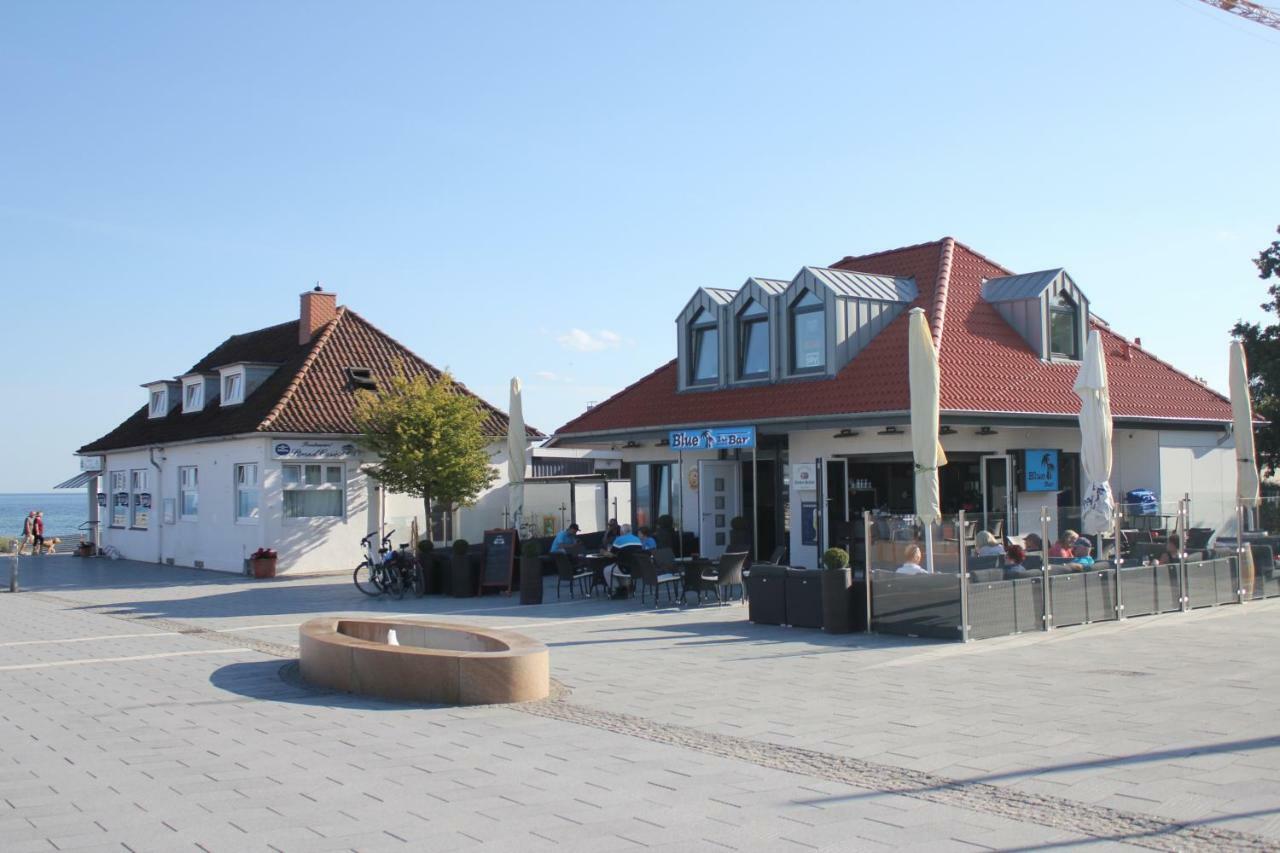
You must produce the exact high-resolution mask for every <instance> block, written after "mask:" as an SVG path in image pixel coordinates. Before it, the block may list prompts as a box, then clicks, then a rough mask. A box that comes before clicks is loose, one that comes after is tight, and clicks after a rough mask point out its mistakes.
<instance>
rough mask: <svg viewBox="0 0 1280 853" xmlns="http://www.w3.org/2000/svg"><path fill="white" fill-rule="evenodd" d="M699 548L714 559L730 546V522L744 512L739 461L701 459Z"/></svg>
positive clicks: (699, 466)
mask: <svg viewBox="0 0 1280 853" xmlns="http://www.w3.org/2000/svg"><path fill="white" fill-rule="evenodd" d="M698 509H699V511H700V512H701V513H702V523H701V524H700V525H699V528H698V539H699V543H698V550H699V551H700V552H701V554H702V556H704V557H706V558H708V559H711V560H714V559H717V558H718V557H719V556H720V555H721V554H723V553H724V551H725V549H726V548H727V547H729V532H730V529H729V523H730V522H731V521H732V520H733V518H734V516H736V515H741V514H742V490H741V489H740V488H739V481H738V463H737V462H708V461H699V462H698Z"/></svg>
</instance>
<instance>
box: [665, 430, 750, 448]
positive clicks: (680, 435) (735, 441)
mask: <svg viewBox="0 0 1280 853" xmlns="http://www.w3.org/2000/svg"><path fill="white" fill-rule="evenodd" d="M670 442H671V449H672V450H738V449H740V448H751V447H755V446H756V428H755V427H753V426H749V427H706V428H704V429H675V430H672V431H671V436H670Z"/></svg>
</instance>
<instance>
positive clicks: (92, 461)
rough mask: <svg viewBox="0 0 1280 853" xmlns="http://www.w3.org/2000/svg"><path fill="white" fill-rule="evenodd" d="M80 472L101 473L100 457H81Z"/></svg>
mask: <svg viewBox="0 0 1280 853" xmlns="http://www.w3.org/2000/svg"><path fill="white" fill-rule="evenodd" d="M80 470H81V471H101V470H102V457H101V456H81V457H80Z"/></svg>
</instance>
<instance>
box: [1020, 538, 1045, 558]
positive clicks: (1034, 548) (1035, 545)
mask: <svg viewBox="0 0 1280 853" xmlns="http://www.w3.org/2000/svg"><path fill="white" fill-rule="evenodd" d="M1022 541H1023V542H1024V543H1026V549H1027V552H1028V553H1034V554H1039V553H1040V552H1041V551H1043V550H1044V543H1043V542H1041V541H1040V534H1039V533H1028V534H1027V535H1026V536H1023V537H1022Z"/></svg>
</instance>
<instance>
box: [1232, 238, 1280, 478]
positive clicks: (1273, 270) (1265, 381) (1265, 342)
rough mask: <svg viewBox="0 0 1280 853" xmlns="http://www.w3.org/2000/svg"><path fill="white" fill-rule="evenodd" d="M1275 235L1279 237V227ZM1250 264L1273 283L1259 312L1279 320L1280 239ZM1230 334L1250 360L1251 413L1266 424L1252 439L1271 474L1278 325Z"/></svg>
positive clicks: (1278, 411)
mask: <svg viewBox="0 0 1280 853" xmlns="http://www.w3.org/2000/svg"><path fill="white" fill-rule="evenodd" d="M1276 233H1278V234H1280V228H1277V229H1276ZM1253 263H1254V265H1255V266H1257V267H1258V278H1260V279H1262V280H1264V281H1266V280H1268V279H1275V281H1276V283H1275V284H1272V285H1271V286H1270V287H1268V288H1267V295H1268V297H1269V298H1268V300H1267V301H1266V302H1264V303H1262V310H1263V311H1266V312H1267V313H1269V314H1271V315H1273V316H1275V317H1276V318H1277V319H1280V240H1273V241H1272V242H1271V245H1270V246H1269V247H1267V248H1266V249H1263V250H1262V251H1261V252H1259V253H1258V257H1256V258H1254V260H1253ZM1231 334H1233V335H1234V336H1235V337H1237V338H1239V339H1240V341H1241V342H1242V343H1243V344H1244V352H1245V357H1246V358H1248V360H1249V389H1250V393H1251V394H1252V395H1253V410H1254V413H1255V414H1257V415H1259V416H1261V417H1263V418H1266V419H1267V421H1268V423H1267V425H1266V426H1264V427H1261V428H1260V429H1258V430H1257V433H1256V439H1255V440H1256V442H1257V455H1258V464H1259V467H1261V468H1263V469H1264V470H1265V471H1266V474H1267V475H1271V474H1274V473H1275V472H1276V470H1277V469H1278V468H1280V323H1271V324H1269V325H1267V326H1263V325H1261V324H1260V323H1246V322H1244V321H1243V320H1241V321H1239V322H1237V323H1236V324H1235V326H1233V327H1232V329H1231Z"/></svg>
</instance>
